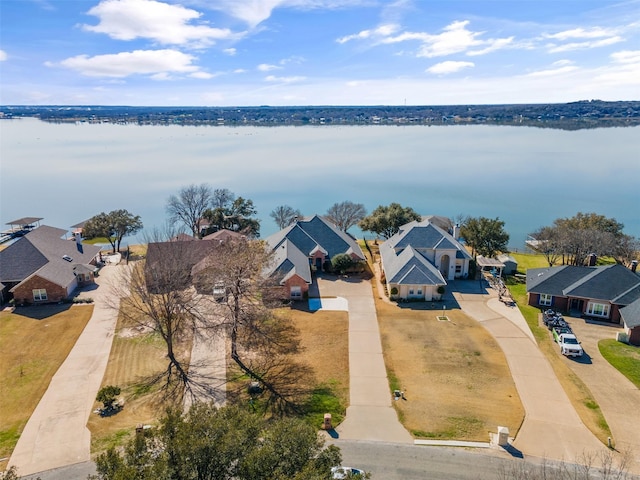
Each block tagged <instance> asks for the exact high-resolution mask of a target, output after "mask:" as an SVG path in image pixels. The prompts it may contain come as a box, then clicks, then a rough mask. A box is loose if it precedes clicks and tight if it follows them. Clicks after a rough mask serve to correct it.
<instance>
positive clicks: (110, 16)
mask: <svg viewBox="0 0 640 480" xmlns="http://www.w3.org/2000/svg"><path fill="white" fill-rule="evenodd" d="M0 31H1V33H0V104H2V105H20V104H69V105H92V104H93V105H95V104H104V105H202V106H248V105H381V104H384V105H401V104H407V105H425V104H429V105H438V104H466V103H477V104H482V103H528V102H536V103H544V102H568V101H575V100H586V99H602V100H640V0H620V1H607V0H508V1H507V0H466V1H462V0H396V1H392V0H389V1H385V0H179V1H178V0H1V3H0Z"/></svg>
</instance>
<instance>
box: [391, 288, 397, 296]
mask: <svg viewBox="0 0 640 480" xmlns="http://www.w3.org/2000/svg"><path fill="white" fill-rule="evenodd" d="M397 294H398V289H397V288H396V287H391V295H397Z"/></svg>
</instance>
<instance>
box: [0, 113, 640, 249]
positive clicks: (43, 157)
mask: <svg viewBox="0 0 640 480" xmlns="http://www.w3.org/2000/svg"><path fill="white" fill-rule="evenodd" d="M0 174H1V175H0V187H1V192H0V223H2V225H4V224H5V223H7V222H8V221H11V220H14V219H16V218H20V217H26V216H33V217H43V218H44V220H43V221H42V223H43V224H46V225H51V226H56V227H60V228H68V227H70V226H71V225H73V224H75V223H78V222H81V221H83V220H86V219H88V218H89V217H91V216H93V215H95V214H97V213H100V212H102V211H105V212H108V211H111V210H115V209H119V208H124V209H127V210H129V211H130V212H131V213H133V214H136V215H140V216H141V217H142V221H143V223H144V225H145V229H147V230H150V229H151V228H153V227H158V228H163V227H164V226H165V224H166V212H165V206H166V201H167V198H168V197H169V195H171V194H175V193H177V192H178V191H179V190H180V188H181V187H183V186H186V185H189V184H193V183H196V184H199V183H203V182H206V183H209V184H210V185H212V186H213V187H214V188H228V189H229V190H231V191H232V192H234V193H235V194H236V195H238V196H243V197H245V198H250V199H252V200H253V201H254V204H255V206H256V207H257V209H258V217H259V218H260V219H261V236H262V237H266V236H268V235H270V234H271V233H274V232H275V231H277V227H276V225H275V223H274V222H273V220H272V219H271V218H270V217H269V212H271V211H272V210H273V209H274V208H275V207H276V206H278V205H283V204H286V205H290V206H292V207H294V208H297V209H299V210H301V211H302V213H303V214H304V215H312V214H314V213H318V214H323V213H325V212H326V211H327V209H328V208H329V207H330V206H331V205H332V204H334V203H336V202H341V201H344V200H350V201H353V202H357V203H362V204H364V205H365V207H366V208H367V210H368V211H369V212H371V211H372V210H373V209H374V208H376V207H377V206H378V205H388V204H389V203H391V202H398V203H400V204H402V205H404V206H410V207H412V208H413V209H414V210H416V211H417V212H418V213H421V214H424V215H431V214H434V215H443V216H447V217H451V218H454V217H456V216H458V215H460V214H463V215H471V216H485V217H490V218H495V217H499V218H500V219H501V220H503V221H505V222H506V225H505V229H506V230H507V231H508V232H509V234H510V235H511V241H510V245H511V246H512V247H513V248H518V249H522V248H523V246H524V240H525V238H526V235H527V233H530V232H532V231H534V230H536V229H537V228H538V227H540V226H543V225H549V224H551V223H552V222H553V220H554V219H556V218H559V217H568V216H573V215H575V214H576V213H577V212H579V211H581V212H596V213H599V214H602V215H606V216H607V217H615V218H616V219H617V220H618V221H620V222H622V223H624V224H625V229H624V231H625V232H626V233H628V234H631V235H635V236H640V189H639V187H638V181H639V179H640V127H631V128H606V129H605V128H602V129H593V130H580V131H563V130H551V129H537V128H530V127H496V126H443V127H427V126H405V127H390V126H365V127H356V126H315V127H314V126H305V127H215V126H200V127H196V126H187V127H181V126H137V125H111V124H100V125H91V124H50V123H45V122H41V121H39V120H36V119H20V120H1V121H0ZM352 233H354V234H356V235H357V236H360V235H362V232H360V231H358V230H357V229H354V230H353V231H352ZM365 235H366V236H368V237H370V234H365ZM131 242H132V243H134V242H135V239H132V240H131Z"/></svg>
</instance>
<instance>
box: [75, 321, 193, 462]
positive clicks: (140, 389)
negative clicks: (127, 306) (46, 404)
mask: <svg viewBox="0 0 640 480" xmlns="http://www.w3.org/2000/svg"><path fill="white" fill-rule="evenodd" d="M190 345H191V343H190V342H188V341H187V342H186V343H181V344H180V346H177V351H178V352H179V351H182V352H183V354H182V355H179V358H185V357H186V358H188V355H189V354H188V351H189V350H188V349H189V348H190ZM166 352H167V350H166V346H165V344H164V342H163V341H162V339H160V337H159V336H157V335H156V334H153V333H148V332H146V333H145V332H138V331H136V330H135V329H132V328H130V327H129V326H128V325H125V324H124V323H123V321H122V317H121V318H120V319H119V320H118V324H117V326H116V332H115V337H114V339H113V345H112V346H111V352H110V354H109V361H108V363H107V369H106V371H105V375H104V378H103V379H102V383H101V387H104V386H106V385H116V386H118V387H120V388H121V394H120V396H119V398H122V399H124V401H125V407H124V408H123V409H122V410H121V411H119V412H118V413H116V414H115V415H112V416H109V417H100V416H99V415H97V414H95V415H91V416H90V417H89V421H88V423H87V426H88V428H89V430H90V431H91V453H92V454H93V455H96V454H98V453H101V452H103V451H105V450H107V449H108V448H109V447H111V446H116V445H120V444H122V443H123V442H125V441H126V440H127V439H128V438H130V437H132V436H133V435H134V433H135V427H136V425H138V424H155V423H156V422H157V420H158V419H159V418H160V417H162V416H163V415H164V413H165V409H166V407H167V406H169V403H167V402H165V401H164V399H163V396H162V394H161V393H160V392H159V390H160V386H159V385H158V384H155V385H150V384H149V382H148V380H149V378H151V377H153V376H154V375H158V374H159V373H161V372H163V371H164V370H165V369H166V368H167V359H166ZM101 406H102V405H101V404H100V402H97V401H96V402H95V405H94V409H97V408H99V407H101Z"/></svg>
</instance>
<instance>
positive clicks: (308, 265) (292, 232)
mask: <svg viewBox="0 0 640 480" xmlns="http://www.w3.org/2000/svg"><path fill="white" fill-rule="evenodd" d="M266 242H267V243H268V244H269V246H270V247H271V248H272V249H273V251H274V262H273V265H272V266H271V267H270V268H269V270H268V271H267V272H265V273H266V274H267V275H271V276H274V277H275V278H276V280H277V282H278V283H279V284H280V285H281V286H282V287H283V289H284V292H285V293H284V296H285V297H287V298H290V299H294V300H296V299H302V298H303V297H304V295H305V293H306V292H308V290H309V285H311V283H312V276H311V274H312V271H313V270H317V271H322V270H324V269H325V266H326V264H327V262H330V261H331V259H332V258H333V257H334V256H336V255H338V254H341V253H343V254H347V255H350V256H351V258H352V259H353V260H354V261H357V262H362V261H364V260H365V257H364V254H363V253H362V249H361V248H360V246H359V245H358V242H357V241H356V240H355V239H354V238H353V237H352V236H351V235H349V234H348V233H346V232H343V231H342V230H340V229H339V228H338V227H336V226H335V225H334V224H333V223H331V222H330V221H328V220H326V219H325V218H323V217H321V216H319V215H314V216H312V217H309V218H304V219H301V220H297V221H296V222H295V223H293V224H292V225H289V226H288V227H287V228H284V229H283V230H280V231H279V232H277V233H275V234H273V235H271V236H270V237H268V238H267V239H266Z"/></svg>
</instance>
